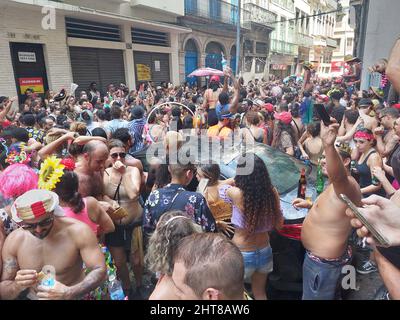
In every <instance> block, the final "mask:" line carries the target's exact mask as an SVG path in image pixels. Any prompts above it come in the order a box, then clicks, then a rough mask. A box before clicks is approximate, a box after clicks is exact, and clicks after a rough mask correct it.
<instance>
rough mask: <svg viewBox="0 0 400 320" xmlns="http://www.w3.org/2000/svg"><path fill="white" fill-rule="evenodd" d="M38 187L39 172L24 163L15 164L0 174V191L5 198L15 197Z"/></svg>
mask: <svg viewBox="0 0 400 320" xmlns="http://www.w3.org/2000/svg"><path fill="white" fill-rule="evenodd" d="M37 187H38V176H37V174H36V173H35V171H33V170H32V169H31V168H30V167H28V166H26V165H24V164H20V163H16V164H13V165H11V166H9V167H7V169H5V170H4V171H3V172H2V173H1V174H0V192H1V193H2V195H3V197H4V198H5V199H10V198H14V199H15V198H17V197H19V196H20V195H23V194H24V193H25V192H27V191H29V190H32V189H37Z"/></svg>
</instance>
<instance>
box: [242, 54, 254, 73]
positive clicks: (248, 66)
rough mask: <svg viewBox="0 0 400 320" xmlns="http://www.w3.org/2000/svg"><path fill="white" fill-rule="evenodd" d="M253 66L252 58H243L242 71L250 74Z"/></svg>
mask: <svg viewBox="0 0 400 320" xmlns="http://www.w3.org/2000/svg"><path fill="white" fill-rule="evenodd" d="M252 64H253V57H244V71H245V72H250V71H251V66H252Z"/></svg>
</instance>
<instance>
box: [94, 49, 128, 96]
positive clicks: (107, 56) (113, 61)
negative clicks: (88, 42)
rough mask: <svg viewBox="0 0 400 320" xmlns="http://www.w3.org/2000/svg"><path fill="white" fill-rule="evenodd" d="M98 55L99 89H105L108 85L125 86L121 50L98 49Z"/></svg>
mask: <svg viewBox="0 0 400 320" xmlns="http://www.w3.org/2000/svg"><path fill="white" fill-rule="evenodd" d="M98 55H99V66H100V83H101V84H102V86H101V87H102V88H106V87H107V86H108V85H109V84H110V83H113V84H115V85H116V86H118V85H119V84H120V83H124V84H126V82H125V67H124V55H123V52H122V50H111V49H98Z"/></svg>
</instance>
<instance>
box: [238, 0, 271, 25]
mask: <svg viewBox="0 0 400 320" xmlns="http://www.w3.org/2000/svg"><path fill="white" fill-rule="evenodd" d="M243 9H244V10H247V11H248V12H250V16H249V18H250V19H249V20H248V21H246V20H245V19H244V20H243V23H244V24H246V23H250V24H251V23H256V24H259V25H262V26H266V27H268V28H269V29H274V22H275V21H276V18H277V15H276V14H275V13H273V12H271V11H269V10H267V9H264V8H263V7H260V6H257V5H255V4H253V3H245V4H244V5H243Z"/></svg>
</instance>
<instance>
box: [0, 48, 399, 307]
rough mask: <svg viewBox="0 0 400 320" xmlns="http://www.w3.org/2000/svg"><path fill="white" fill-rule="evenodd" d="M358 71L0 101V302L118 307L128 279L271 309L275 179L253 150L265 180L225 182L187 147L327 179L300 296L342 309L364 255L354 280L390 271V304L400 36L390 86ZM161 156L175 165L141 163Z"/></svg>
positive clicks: (308, 233) (314, 215) (313, 214)
mask: <svg viewBox="0 0 400 320" xmlns="http://www.w3.org/2000/svg"><path fill="white" fill-rule="evenodd" d="M346 61H347V63H348V65H349V66H350V69H351V71H350V73H349V74H346V75H344V76H343V77H338V78H333V79H329V80H321V79H318V77H317V76H316V73H315V71H314V69H313V66H312V64H310V63H304V64H303V76H302V77H296V76H295V77H288V78H286V79H278V78H269V79H261V80H258V79H256V80H254V81H249V82H248V83H244V81H243V79H242V78H235V77H234V76H233V74H232V71H231V70H230V69H229V68H226V69H225V70H224V78H223V81H222V80H221V79H220V77H218V76H212V77H210V79H208V82H207V85H206V86H203V87H201V86H195V87H193V86H192V87H190V86H188V85H186V84H185V85H181V86H175V87H174V86H173V85H171V84H168V83H161V84H160V85H157V86H155V85H154V84H153V83H152V82H146V83H141V84H140V85H139V86H138V87H137V88H136V90H129V88H128V87H127V86H126V85H124V84H120V85H119V86H115V85H114V84H110V85H109V86H108V87H107V90H106V92H104V93H103V92H100V89H99V88H97V84H96V83H95V82H93V83H91V85H90V87H89V88H88V89H87V90H81V91H78V92H79V93H77V94H75V93H68V92H67V91H66V90H64V89H63V90H61V91H59V92H56V91H48V92H47V93H46V94H45V95H44V97H42V96H41V95H38V94H36V93H35V92H34V91H33V90H27V91H26V92H25V95H24V96H23V97H22V96H21V97H20V99H19V102H22V103H21V104H20V105H19V106H18V105H17V102H18V98H11V99H10V98H8V97H0V125H1V127H0V137H1V138H0V139H1V144H0V146H1V154H0V169H1V173H0V196H1V197H0V207H1V208H2V209H0V218H1V219H0V252H1V255H0V262H1V263H0V275H1V282H0V299H110V297H111V295H110V292H109V291H110V290H111V289H110V283H114V282H115V279H118V280H119V281H120V283H121V287H122V290H123V293H124V296H126V297H127V298H129V299H147V298H150V299H155V300H167V299H248V298H253V299H257V300H265V299H266V298H267V294H266V286H267V279H268V274H269V273H270V272H271V271H272V270H273V251H274V248H271V245H270V233H271V232H272V231H273V230H279V229H281V228H282V226H283V224H284V221H285V218H284V217H285V212H284V209H282V208H281V202H280V195H279V192H278V190H277V188H276V187H275V186H274V185H273V183H272V181H271V178H270V174H269V170H270V168H269V167H268V166H267V165H266V163H265V161H264V160H263V159H262V157H260V156H259V155H256V154H255V153H250V156H251V160H252V163H253V165H254V168H253V170H252V172H250V173H248V174H242V173H240V172H239V169H240V168H241V167H244V166H246V163H247V162H246V161H242V162H240V161H238V167H237V172H236V175H234V176H233V177H232V178H230V179H222V176H221V171H220V166H219V164H218V163H215V161H214V162H213V161H210V162H207V163H204V162H201V161H189V162H187V161H186V162H185V161H183V160H182V158H181V157H180V156H179V151H180V150H182V146H183V145H184V144H185V142H186V141H188V137H203V138H204V137H207V138H208V139H210V140H213V141H217V142H218V143H221V146H222V145H223V143H224V142H226V141H228V140H229V139H233V140H234V139H236V141H239V142H240V143H241V144H243V145H244V146H246V145H248V144H249V143H250V144H253V143H259V144H264V145H268V146H270V147H271V148H274V149H277V150H279V151H280V152H283V153H286V154H287V155H288V156H290V157H295V158H297V159H299V160H301V161H303V162H304V163H305V165H309V166H313V167H314V168H316V167H318V169H319V170H321V171H322V173H323V174H324V175H325V176H326V177H327V178H328V179H327V180H328V181H327V183H326V184H325V186H324V190H320V191H321V192H319V196H318V197H317V198H316V199H314V202H312V201H310V199H302V198H296V199H292V200H293V203H292V205H293V206H294V207H295V208H297V209H300V208H303V209H307V210H308V213H307V215H306V217H305V219H304V222H303V225H302V230H301V242H302V244H303V246H304V248H305V249H306V254H305V258H304V264H303V299H307V300H309V299H335V298H340V290H338V283H339V282H340V278H341V276H342V268H343V266H345V265H347V264H350V263H351V262H352V257H353V255H354V252H352V251H354V250H357V251H358V252H359V253H360V254H362V256H363V259H362V260H361V261H360V262H359V263H358V265H357V266H356V268H357V271H358V272H359V273H361V274H367V273H371V272H379V273H380V275H381V278H382V279H383V283H384V285H385V287H386V289H387V290H386V291H385V296H386V297H387V298H390V299H398V298H400V286H399V285H398V284H399V283H400V282H399V281H398V280H399V278H400V250H399V248H400V241H399V239H400V236H399V233H400V218H399V215H398V209H399V206H400V200H399V199H400V191H398V190H399V188H400V184H399V183H400V153H399V151H400V147H399V146H400V104H399V103H398V95H397V92H400V83H399V82H398V81H399V79H400V70H399V65H400V41H398V43H397V44H396V46H395V47H394V49H393V52H392V54H391V57H390V59H389V60H385V59H382V60H379V61H377V63H376V65H374V66H372V67H371V71H373V72H379V73H381V74H382V81H381V85H380V87H379V88H375V87H371V88H370V89H369V90H368V91H362V90H360V71H361V67H360V66H361V61H360V60H359V59H358V58H353V57H347V59H346ZM317 104H318V105H321V104H322V105H323V107H324V108H325V110H326V111H327V113H328V114H329V116H330V123H329V124H328V123H324V122H323V121H321V118H320V115H319V114H318V112H317V111H316V108H315V106H316V105H317ZM151 145H161V147H162V150H163V151H164V152H163V155H159V156H154V157H152V158H150V159H147V158H146V159H145V158H144V157H140V155H141V154H142V155H143V154H145V153H143V150H146V149H148V148H149V146H151ZM247 156H248V155H247ZM246 159H247V160H248V158H246ZM298 174H299V176H300V172H299V173H298ZM341 194H344V195H346V196H347V197H348V198H349V199H350V200H351V201H352V202H354V204H355V205H356V206H358V207H362V208H360V211H361V212H362V213H364V214H365V216H366V217H367V218H368V219H369V220H370V222H371V223H372V224H373V225H374V226H375V227H376V228H377V229H378V230H380V231H381V232H382V233H383V234H384V235H385V236H386V238H387V239H388V241H389V247H387V248H383V247H381V246H379V245H376V244H377V243H376V239H374V238H373V237H372V236H371V234H370V231H369V230H368V229H367V227H366V226H365V225H364V223H363V222H361V221H360V220H359V219H357V218H356V217H355V216H354V213H353V211H351V210H350V209H349V208H348V206H347V205H346V203H344V202H343V201H342V199H341ZM357 235H358V238H357ZM49 270H50V271H49ZM51 274H53V275H54V278H53V279H52V283H51V285H49V284H48V282H47V283H45V282H43V278H46V279H49V278H48V277H50V276H51ZM147 275H149V278H150V281H146V276H147ZM45 284H46V285H45Z"/></svg>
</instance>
